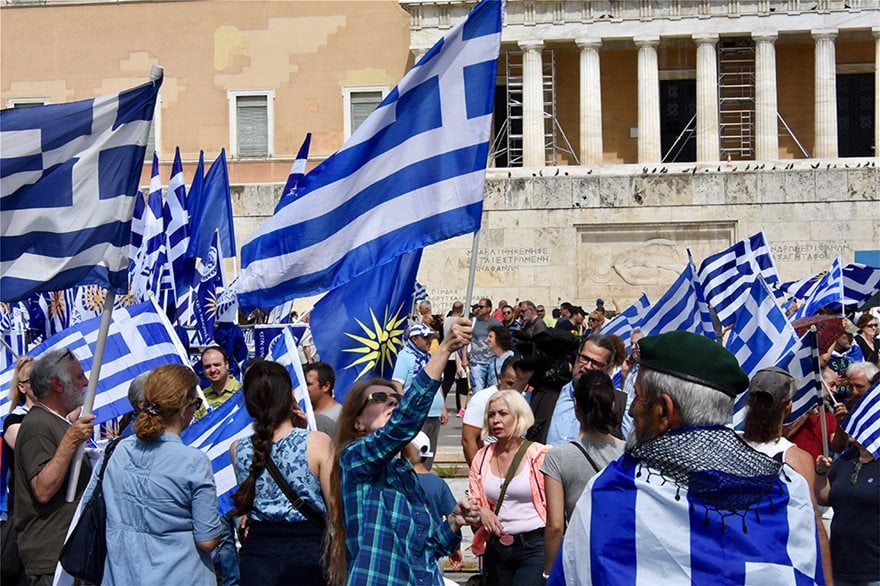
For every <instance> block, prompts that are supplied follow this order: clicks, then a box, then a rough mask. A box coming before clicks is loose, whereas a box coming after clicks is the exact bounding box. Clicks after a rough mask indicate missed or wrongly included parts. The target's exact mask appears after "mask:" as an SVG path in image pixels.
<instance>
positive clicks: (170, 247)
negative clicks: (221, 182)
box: [162, 147, 195, 323]
mask: <svg viewBox="0 0 880 586" xmlns="http://www.w3.org/2000/svg"><path fill="white" fill-rule="evenodd" d="M162 215H163V217H164V223H165V238H166V240H165V250H166V251H167V253H168V263H169V264H170V265H171V273H172V275H173V276H174V298H175V305H176V307H177V315H178V316H183V315H187V314H188V313H189V294H190V290H191V289H192V280H193V276H194V274H195V266H194V264H193V262H192V260H191V259H188V258H186V250H187V248H188V247H189V214H188V213H187V211H186V184H185V182H184V177H183V163H182V162H181V160H180V148H179V147H178V148H176V149H175V150H174V162H173V163H172V164H171V178H170V179H169V180H168V191H167V192H166V194H165V206H164V207H163V208H162ZM184 323H188V322H184Z"/></svg>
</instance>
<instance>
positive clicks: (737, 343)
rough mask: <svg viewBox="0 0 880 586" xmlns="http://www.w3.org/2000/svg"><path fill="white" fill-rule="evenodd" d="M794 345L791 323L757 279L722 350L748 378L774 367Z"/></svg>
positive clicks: (762, 280)
mask: <svg viewBox="0 0 880 586" xmlns="http://www.w3.org/2000/svg"><path fill="white" fill-rule="evenodd" d="M797 341H798V335H797V333H796V332H795V331H794V328H793V327H792V325H791V322H789V321H788V318H787V317H785V314H784V313H782V310H781V309H780V308H779V306H778V305H777V304H776V298H775V296H774V295H773V293H771V292H770V290H769V288H768V287H767V284H766V283H765V282H764V279H762V278H761V276H760V275H759V276H758V277H757V278H756V279H755V281H754V283H752V288H751V290H750V291H749V295H748V297H746V299H745V303H744V304H743V306H742V310H741V311H739V312H737V318H736V323H734V325H733V328H732V329H731V330H730V335H729V336H728V338H727V343H726V344H725V347H726V348H727V349H728V350H730V352H731V354H733V355H734V356H736V359H737V361H738V362H739V365H740V367H742V369H743V372H745V373H746V375H748V377H749V378H751V377H752V376H754V374H755V373H756V372H758V371H759V370H761V369H762V368H767V367H768V366H773V365H774V364H776V361H777V360H779V359H780V358H781V357H782V356H783V355H784V354H785V353H786V352H788V351H789V350H790V349H791V348H792V347H793V346H794V345H795V344H797Z"/></svg>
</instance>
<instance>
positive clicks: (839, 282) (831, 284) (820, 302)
mask: <svg viewBox="0 0 880 586" xmlns="http://www.w3.org/2000/svg"><path fill="white" fill-rule="evenodd" d="M841 303H843V267H842V265H841V262H840V257H839V256H838V257H837V258H835V259H834V262H832V263H831V268H830V269H828V272H826V273H825V275H823V276H822V278H821V279H819V281H818V282H817V283H816V285H815V287H814V288H813V290H812V291H811V292H810V296H809V297H808V298H807V299H805V300H804V303H803V304H802V305H801V306H800V307H799V308H798V309H797V311H796V312H795V313H794V315H793V316H792V318H791V319H792V320H796V319H800V318H802V317H809V316H811V315H813V314H815V313H817V312H818V311H819V310H820V309H822V308H823V307H826V306H832V307H834V308H836V309H837V310H839V311H840V310H842V309H843V308H842V306H841Z"/></svg>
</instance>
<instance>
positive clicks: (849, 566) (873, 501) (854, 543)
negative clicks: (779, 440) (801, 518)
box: [816, 440, 880, 586]
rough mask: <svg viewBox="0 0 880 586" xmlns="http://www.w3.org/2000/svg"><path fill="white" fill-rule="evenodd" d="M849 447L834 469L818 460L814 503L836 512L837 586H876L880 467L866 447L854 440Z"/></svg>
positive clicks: (834, 559)
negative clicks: (859, 585)
mask: <svg viewBox="0 0 880 586" xmlns="http://www.w3.org/2000/svg"><path fill="white" fill-rule="evenodd" d="M851 446H852V447H851V448H849V449H847V450H846V451H845V452H844V454H843V455H842V456H841V457H840V458H838V459H837V460H835V461H834V463H833V464H832V462H831V458H827V457H825V456H819V457H818V458H816V499H817V500H818V502H819V504H820V505H824V506H830V507H831V508H832V509H834V516H833V517H832V518H831V563H832V567H833V568H834V583H835V584H838V585H843V586H848V585H854V584H861V585H873V584H878V583H880V499H878V498H877V484H878V482H880V464H878V460H877V458H876V457H875V456H874V455H873V454H872V453H871V452H869V451H868V450H866V449H865V447H864V446H863V445H862V444H860V443H858V442H856V441H855V440H851Z"/></svg>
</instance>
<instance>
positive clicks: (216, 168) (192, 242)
mask: <svg viewBox="0 0 880 586" xmlns="http://www.w3.org/2000/svg"><path fill="white" fill-rule="evenodd" d="M200 162H201V161H200ZM196 175H198V171H196ZM193 186H194V187H195V178H193ZM194 187H193V188H191V189H190V196H189V199H188V201H187V205H188V206H189V211H190V217H189V229H190V238H189V248H188V249H187V256H188V257H190V258H205V257H206V256H207V255H208V248H209V247H210V246H211V239H212V238H213V237H214V232H215V231H219V232H220V247H221V252H222V253H223V258H230V257H233V256H235V228H234V226H233V222H232V199H231V195H230V192H229V172H228V170H227V169H226V149H222V150H221V151H220V154H219V155H218V156H217V159H216V160H215V161H214V162H213V163H211V168H210V169H208V173H207V175H205V179H204V182H202V184H201V187H200V188H199V189H198V190H196V189H195V188H194Z"/></svg>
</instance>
